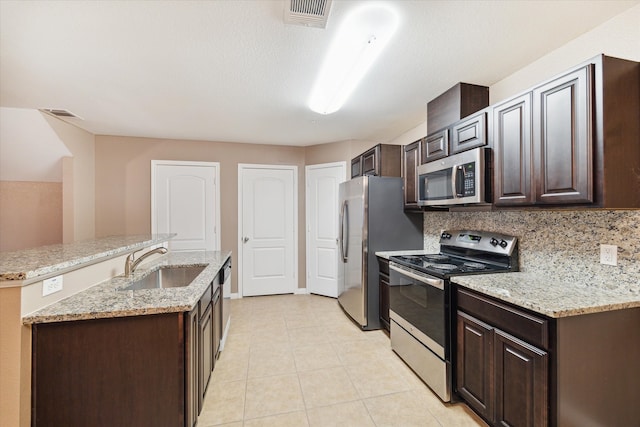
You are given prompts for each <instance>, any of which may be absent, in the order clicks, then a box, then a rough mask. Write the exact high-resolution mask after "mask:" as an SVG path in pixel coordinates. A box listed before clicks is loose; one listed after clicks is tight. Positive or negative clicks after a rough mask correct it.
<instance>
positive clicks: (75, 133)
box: [43, 114, 95, 243]
mask: <svg viewBox="0 0 640 427" xmlns="http://www.w3.org/2000/svg"><path fill="white" fill-rule="evenodd" d="M43 116H44V117H45V119H46V121H47V123H48V124H49V126H51V129H53V131H54V132H55V133H56V135H57V136H58V138H60V140H61V141H62V142H63V143H64V145H65V146H66V147H67V148H68V149H69V151H70V152H71V157H70V158H65V159H63V160H62V170H63V184H64V195H63V196H64V206H65V210H64V241H65V243H68V242H73V241H77V240H86V239H92V238H94V237H95V136H94V135H93V134H91V133H89V132H87V131H85V130H82V129H80V128H78V127H76V126H73V125H71V124H69V123H67V122H64V121H62V120H60V119H57V118H55V117H51V116H49V115H47V114H43Z"/></svg>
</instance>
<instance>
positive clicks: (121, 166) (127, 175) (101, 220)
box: [96, 136, 306, 292]
mask: <svg viewBox="0 0 640 427" xmlns="http://www.w3.org/2000/svg"><path fill="white" fill-rule="evenodd" d="M151 160H184V161H203V162H219V163H220V205H221V211H220V217H221V218H220V224H221V228H222V230H221V245H222V249H224V250H231V251H233V253H234V254H237V253H238V246H237V245H238V164H239V163H250V164H274V165H294V166H297V167H298V278H299V283H298V286H299V287H304V286H305V283H304V278H305V276H306V270H305V257H304V251H305V233H304V230H305V228H304V219H305V209H304V187H305V186H304V166H305V149H304V147H289V146H276V145H255V144H232V143H225V142H206V141H178V140H165V139H150V138H126V137H113V136H111V137H109V136H97V137H96V236H98V237H102V236H109V235H117V234H139V233H149V232H150V231H151ZM234 268H235V266H234ZM236 277H237V272H234V274H233V283H232V292H237V280H236Z"/></svg>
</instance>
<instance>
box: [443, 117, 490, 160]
mask: <svg viewBox="0 0 640 427" xmlns="http://www.w3.org/2000/svg"><path fill="white" fill-rule="evenodd" d="M486 123H487V113H484V112H483V113H481V114H477V115H475V116H472V117H469V118H468V119H466V120H464V121H462V122H460V123H458V124H456V125H454V126H453V128H452V130H451V153H459V152H461V151H465V150H470V149H472V148H475V147H481V146H483V145H486V144H487V125H486Z"/></svg>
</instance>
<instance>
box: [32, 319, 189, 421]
mask: <svg viewBox="0 0 640 427" xmlns="http://www.w3.org/2000/svg"><path fill="white" fill-rule="evenodd" d="M184 319H185V317H184V316H183V313H171V314H157V315H147V316H136V317H120V318H112V319H99V320H81V321H71V322H58V323H44V324H36V325H34V326H33V329H32V331H33V348H32V352H33V359H32V419H31V425H32V426H93V427H101V426H104V427H111V426H121V427H128V426H130V427H135V426H167V427H169V426H172V427H175V426H181V425H184V423H185V360H184V356H185V347H184V344H185V337H184V331H185V328H184V323H183V322H184Z"/></svg>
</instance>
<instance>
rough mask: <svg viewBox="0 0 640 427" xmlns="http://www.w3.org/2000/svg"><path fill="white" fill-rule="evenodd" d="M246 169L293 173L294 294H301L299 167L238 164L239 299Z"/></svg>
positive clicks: (241, 278)
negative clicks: (243, 192)
mask: <svg viewBox="0 0 640 427" xmlns="http://www.w3.org/2000/svg"><path fill="white" fill-rule="evenodd" d="M245 169H272V170H273V169H279V170H288V171H293V208H294V210H295V212H294V214H295V218H296V220H295V221H294V222H293V280H294V282H295V285H296V286H295V288H294V292H293V293H294V294H298V293H300V289H299V288H298V285H299V283H298V273H299V272H298V222H299V218H298V217H299V215H300V207H299V206H298V166H295V165H264V164H253V163H238V227H237V234H238V235H237V245H238V261H237V262H238V295H237V297H238V298H242V297H243V286H242V285H243V283H242V282H243V271H244V270H243V258H244V253H243V247H244V245H243V244H242V237H243V233H242V218H243V214H244V212H243V206H242V188H243V171H244V170H245Z"/></svg>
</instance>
